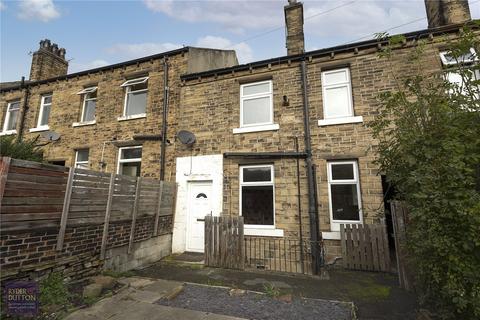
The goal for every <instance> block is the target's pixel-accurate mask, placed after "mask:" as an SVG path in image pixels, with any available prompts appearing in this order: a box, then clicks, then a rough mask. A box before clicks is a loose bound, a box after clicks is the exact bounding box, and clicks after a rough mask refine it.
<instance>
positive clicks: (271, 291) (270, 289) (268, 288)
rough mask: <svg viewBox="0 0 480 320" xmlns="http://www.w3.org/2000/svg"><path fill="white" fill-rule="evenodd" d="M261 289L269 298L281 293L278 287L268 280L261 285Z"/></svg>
mask: <svg viewBox="0 0 480 320" xmlns="http://www.w3.org/2000/svg"><path fill="white" fill-rule="evenodd" d="M263 290H264V291H265V294H266V295H267V296H268V297H270V298H276V297H278V296H280V294H281V292H280V289H279V288H277V287H275V285H274V284H273V283H270V282H268V283H265V284H264V285H263Z"/></svg>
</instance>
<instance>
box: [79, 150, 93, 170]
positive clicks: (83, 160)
mask: <svg viewBox="0 0 480 320" xmlns="http://www.w3.org/2000/svg"><path fill="white" fill-rule="evenodd" d="M89 155H90V150H88V149H82V150H77V152H76V153H75V168H79V169H89V165H88V158H89Z"/></svg>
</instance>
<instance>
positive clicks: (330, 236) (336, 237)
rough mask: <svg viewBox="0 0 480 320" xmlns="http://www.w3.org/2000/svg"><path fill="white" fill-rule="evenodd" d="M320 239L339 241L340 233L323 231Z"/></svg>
mask: <svg viewBox="0 0 480 320" xmlns="http://www.w3.org/2000/svg"><path fill="white" fill-rule="evenodd" d="M322 238H323V239H325V240H340V231H327V232H325V231H323V232H322Z"/></svg>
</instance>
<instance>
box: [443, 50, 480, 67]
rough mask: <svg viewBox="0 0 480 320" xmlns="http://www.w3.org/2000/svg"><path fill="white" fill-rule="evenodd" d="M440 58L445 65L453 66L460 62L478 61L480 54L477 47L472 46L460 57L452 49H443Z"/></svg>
mask: <svg viewBox="0 0 480 320" xmlns="http://www.w3.org/2000/svg"><path fill="white" fill-rule="evenodd" d="M440 59H441V60H442V64H443V65H444V66H451V65H457V64H460V63H466V64H470V63H474V62H475V61H478V56H477V53H476V52H475V49H473V48H470V50H469V51H468V52H466V53H464V54H461V55H459V56H458V57H455V56H454V55H453V54H452V52H450V51H442V52H440Z"/></svg>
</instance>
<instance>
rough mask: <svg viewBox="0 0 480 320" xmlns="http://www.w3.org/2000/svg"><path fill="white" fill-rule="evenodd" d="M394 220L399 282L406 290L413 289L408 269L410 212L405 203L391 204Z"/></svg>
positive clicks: (394, 202)
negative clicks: (407, 234) (407, 233)
mask: <svg viewBox="0 0 480 320" xmlns="http://www.w3.org/2000/svg"><path fill="white" fill-rule="evenodd" d="M390 209H391V212H392V220H393V233H394V236H395V253H396V258H397V270H398V280H399V282H400V287H402V288H404V289H405V290H411V289H412V279H411V272H410V268H408V255H407V248H406V246H407V236H406V231H407V224H408V210H407V208H406V206H405V204H404V203H403V202H400V201H392V202H391V203H390Z"/></svg>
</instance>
